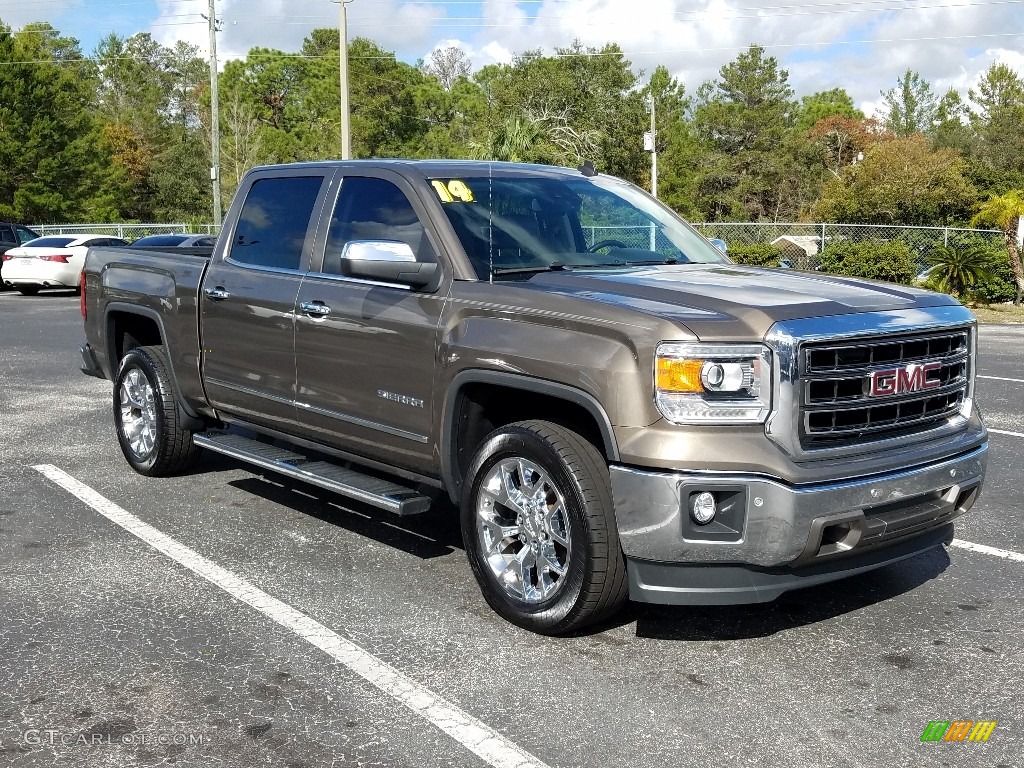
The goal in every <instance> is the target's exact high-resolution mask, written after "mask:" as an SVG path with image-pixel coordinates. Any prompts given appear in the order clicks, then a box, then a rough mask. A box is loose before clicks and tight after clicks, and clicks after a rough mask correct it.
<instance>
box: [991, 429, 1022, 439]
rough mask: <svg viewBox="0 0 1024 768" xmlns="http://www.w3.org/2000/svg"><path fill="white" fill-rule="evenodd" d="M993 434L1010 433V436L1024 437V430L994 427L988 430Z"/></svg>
mask: <svg viewBox="0 0 1024 768" xmlns="http://www.w3.org/2000/svg"><path fill="white" fill-rule="evenodd" d="M988 431H989V432H991V433H992V434H993V435H1009V436H1010V437H1024V432H1007V431H1006V430H1005V429H992V428H991V427H990V428H989V430H988Z"/></svg>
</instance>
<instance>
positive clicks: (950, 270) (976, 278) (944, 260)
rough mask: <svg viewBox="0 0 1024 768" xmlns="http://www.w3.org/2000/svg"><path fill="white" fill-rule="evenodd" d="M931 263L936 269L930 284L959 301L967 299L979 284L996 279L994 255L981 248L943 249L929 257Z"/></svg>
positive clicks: (941, 247)
mask: <svg viewBox="0 0 1024 768" xmlns="http://www.w3.org/2000/svg"><path fill="white" fill-rule="evenodd" d="M928 263H929V264H932V265H933V266H932V269H931V270H929V275H928V283H929V284H930V285H932V286H934V287H935V288H937V289H938V290H940V291H942V292H943V293H951V294H953V295H954V296H956V297H957V298H958V299H962V298H964V297H966V296H967V294H968V293H969V292H970V291H971V289H972V288H974V287H975V286H976V285H978V284H979V283H982V282H984V281H985V280H988V279H991V278H993V277H995V263H994V262H993V260H992V253H991V251H987V250H986V249H984V248H982V247H980V246H974V247H972V248H964V249H963V250H957V249H956V248H946V247H944V246H939V247H938V248H936V249H935V250H934V251H932V252H931V254H929V256H928Z"/></svg>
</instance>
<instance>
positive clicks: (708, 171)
mask: <svg viewBox="0 0 1024 768" xmlns="http://www.w3.org/2000/svg"><path fill="white" fill-rule="evenodd" d="M792 97H793V90H792V89H791V88H790V86H789V74H788V73H787V72H786V70H784V69H780V68H779V63H778V61H777V60H776V59H775V58H774V57H773V56H765V52H764V48H761V47H760V46H757V45H754V46H751V47H750V49H749V50H747V51H745V52H744V53H741V54H740V55H739V56H737V57H736V59H735V61H732V62H730V63H728V64H726V65H725V66H723V67H722V68H721V70H720V71H719V77H718V79H717V80H715V81H712V82H708V83H705V84H704V85H702V86H701V87H700V89H699V90H698V92H697V107H696V111H695V115H694V128H695V130H696V132H697V135H698V137H699V138H700V139H701V140H702V141H703V142H704V144H705V146H706V147H707V149H708V155H707V157H706V158H705V160H704V163H703V166H704V167H703V170H702V171H701V173H700V174H699V178H698V181H697V183H698V196H699V201H698V204H699V206H700V208H701V209H702V210H703V212H704V213H705V214H706V215H707V216H708V217H709V218H736V217H741V218H746V219H774V220H777V219H778V218H779V216H780V214H783V213H785V214H792V213H793V211H792V207H789V209H788V210H787V204H786V203H787V201H786V198H785V196H784V194H783V191H784V190H785V187H786V185H785V182H786V179H787V178H789V177H790V176H791V174H792V172H793V166H794V160H793V157H792V154H791V153H790V152H787V151H786V147H785V146H784V139H785V137H786V132H787V126H788V123H789V120H790V116H791V113H792V111H793V109H794V104H793V102H792Z"/></svg>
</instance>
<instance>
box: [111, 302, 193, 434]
mask: <svg viewBox="0 0 1024 768" xmlns="http://www.w3.org/2000/svg"><path fill="white" fill-rule="evenodd" d="M103 317H104V328H105V333H104V346H105V348H106V354H107V359H108V360H109V361H110V369H111V371H110V372H111V376H110V378H111V380H113V378H114V376H116V375H117V369H118V366H119V365H120V364H121V359H122V358H123V357H124V355H125V353H127V352H128V351H129V350H131V349H133V348H135V347H147V346H156V347H163V348H164V350H165V351H166V354H167V360H168V364H167V373H168V375H169V376H170V379H171V387H172V389H173V390H174V399H175V401H176V403H177V406H178V412H179V414H180V417H181V418H182V420H183V421H185V422H186V424H188V426H189V428H190V429H192V430H193V431H200V430H201V429H202V428H204V427H205V422H203V420H202V419H201V418H200V416H199V414H197V413H196V412H195V411H193V410H192V409H191V408H189V406H188V405H187V404H186V403H185V402H183V401H182V398H181V387H180V386H178V379H177V372H176V371H175V370H174V365H173V363H172V362H171V361H172V360H173V359H174V358H173V355H172V354H171V348H170V344H169V342H168V338H169V337H168V334H167V330H166V328H165V326H164V319H163V317H162V316H161V315H160V313H159V312H156V311H155V310H153V309H150V308H148V307H140V306H137V305H135V304H124V303H120V302H111V303H110V304H108V305H107V306H106V307H105V309H104V313H103ZM129 340H130V341H129Z"/></svg>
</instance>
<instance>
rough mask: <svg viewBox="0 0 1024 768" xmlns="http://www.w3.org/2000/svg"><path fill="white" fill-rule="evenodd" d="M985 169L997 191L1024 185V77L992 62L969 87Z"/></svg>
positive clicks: (983, 167) (971, 118)
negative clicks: (976, 82) (976, 83)
mask: <svg viewBox="0 0 1024 768" xmlns="http://www.w3.org/2000/svg"><path fill="white" fill-rule="evenodd" d="M969 97H970V99H971V101H972V102H973V103H974V104H975V109H972V110H971V111H970V122H971V126H972V127H973V128H974V130H975V132H976V133H977V135H978V147H977V155H978V162H979V163H980V164H981V166H982V173H983V174H984V176H985V177H986V180H987V182H988V184H989V185H990V186H991V188H992V189H993V191H995V192H996V193H999V192H1006V191H1008V190H1009V189H1011V188H1013V187H1018V188H1020V187H1022V186H1024V80H1022V79H1021V77H1020V76H1019V75H1018V74H1017V73H1016V72H1014V71H1013V70H1012V69H1010V68H1009V67H1008V66H1006V65H1005V64H993V65H992V66H991V67H989V68H988V70H987V71H986V72H985V74H984V75H982V77H981V79H980V80H979V81H978V85H977V88H972V89H971V90H970V91H969Z"/></svg>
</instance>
